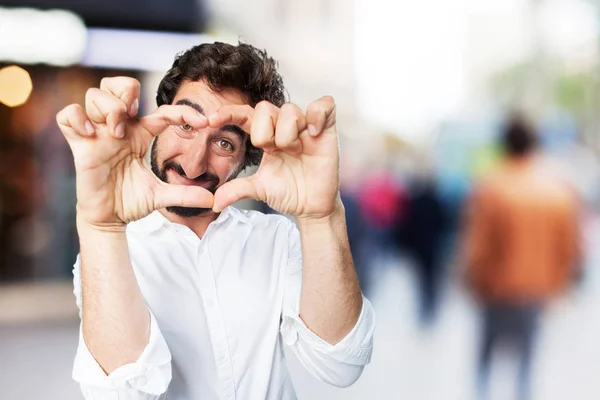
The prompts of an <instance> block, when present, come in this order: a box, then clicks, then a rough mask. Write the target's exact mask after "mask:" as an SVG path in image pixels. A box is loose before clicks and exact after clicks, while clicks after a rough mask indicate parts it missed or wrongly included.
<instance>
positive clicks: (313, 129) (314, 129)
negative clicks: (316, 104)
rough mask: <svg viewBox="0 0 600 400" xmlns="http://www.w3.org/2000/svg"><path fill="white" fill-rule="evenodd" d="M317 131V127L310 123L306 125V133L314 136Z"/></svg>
mask: <svg viewBox="0 0 600 400" xmlns="http://www.w3.org/2000/svg"><path fill="white" fill-rule="evenodd" d="M317 133H318V132H317V127H316V126H314V125H312V124H310V125H308V134H309V135H310V136H315V135H316V134H317Z"/></svg>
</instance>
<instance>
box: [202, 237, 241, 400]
mask: <svg viewBox="0 0 600 400" xmlns="http://www.w3.org/2000/svg"><path fill="white" fill-rule="evenodd" d="M207 233H208V231H207ZM207 243H208V241H207V235H206V234H205V235H204V238H203V240H202V241H201V242H200V246H199V247H198V273H199V275H200V285H202V287H201V293H202V294H203V296H202V297H203V301H204V309H205V310H206V321H207V325H208V331H209V334H210V340H211V343H212V347H213V353H214V356H215V363H216V366H217V373H218V376H219V392H220V398H221V399H222V400H234V399H235V382H234V377H233V365H232V360H231V354H230V352H229V343H228V341H227V334H226V331H225V323H224V321H223V315H222V313H221V307H220V304H219V297H218V295H217V286H216V282H215V275H214V269H213V265H212V262H211V260H210V256H209V253H208V251H207Z"/></svg>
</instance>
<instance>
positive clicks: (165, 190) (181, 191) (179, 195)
mask: <svg viewBox="0 0 600 400" xmlns="http://www.w3.org/2000/svg"><path fill="white" fill-rule="evenodd" d="M213 202H214V196H213V194H212V193H211V192H209V191H208V190H206V189H204V188H203V187H199V186H185V185H171V184H168V183H164V182H162V181H159V182H158V184H157V186H156V187H155V189H154V209H155V210H157V209H160V208H165V207H170V206H181V207H200V208H212V207H213Z"/></svg>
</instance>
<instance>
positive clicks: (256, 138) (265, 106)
mask: <svg viewBox="0 0 600 400" xmlns="http://www.w3.org/2000/svg"><path fill="white" fill-rule="evenodd" d="M278 117H279V108H277V107H276V106H275V105H273V104H271V103H269V102H268V101H261V102H260V103H258V104H257V105H256V107H255V109H254V117H253V120H252V128H251V129H250V140H251V141H252V144H253V145H254V146H255V147H258V148H261V149H264V150H267V151H269V150H274V149H276V145H275V126H276V125H277V119H278Z"/></svg>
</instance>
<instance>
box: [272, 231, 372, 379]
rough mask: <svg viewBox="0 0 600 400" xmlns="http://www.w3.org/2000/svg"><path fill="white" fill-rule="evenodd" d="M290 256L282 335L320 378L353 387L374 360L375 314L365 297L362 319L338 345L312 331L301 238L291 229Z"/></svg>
mask: <svg viewBox="0 0 600 400" xmlns="http://www.w3.org/2000/svg"><path fill="white" fill-rule="evenodd" d="M289 243H290V255H289V262H288V266H287V276H286V286H285V292H284V299H283V311H282V322H281V335H282V339H283V342H284V343H285V344H286V345H288V346H289V347H290V348H291V350H292V351H293V353H294V354H295V355H296V356H297V357H298V359H299V360H300V362H301V363H302V365H303V366H304V368H305V369H306V370H308V371H309V372H310V373H311V374H312V375H314V376H315V377H317V378H318V379H320V380H322V381H324V382H326V383H329V384H331V385H334V386H338V387H347V386H350V385H352V384H353V383H354V382H355V381H356V380H357V379H358V378H359V377H360V375H361V374H362V371H363V368H364V366H365V365H367V364H368V363H369V362H370V360H371V354H372V352H373V333H374V330H375V313H374V311H373V307H372V305H371V303H370V302H369V300H367V299H366V298H365V297H364V296H363V305H362V310H361V312H360V316H359V318H358V321H357V322H356V325H355V326H354V328H353V329H352V330H351V331H350V333H348V334H347V335H346V337H345V338H343V339H342V340H341V341H340V342H338V343H336V344H335V345H332V344H329V343H327V342H326V341H325V340H323V339H321V338H320V337H319V336H318V335H316V334H315V333H314V332H312V331H311V330H310V329H308V327H307V326H306V324H305V323H304V321H302V319H301V318H300V293H301V289H302V251H301V246H300V235H299V233H298V230H297V229H296V227H295V226H292V227H291V228H290V235H289Z"/></svg>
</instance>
